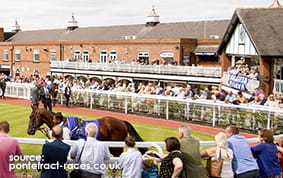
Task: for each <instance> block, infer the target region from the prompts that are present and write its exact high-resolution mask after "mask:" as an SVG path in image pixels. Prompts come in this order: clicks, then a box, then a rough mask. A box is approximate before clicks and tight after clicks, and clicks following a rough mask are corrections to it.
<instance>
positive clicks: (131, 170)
mask: <svg viewBox="0 0 283 178" xmlns="http://www.w3.org/2000/svg"><path fill="white" fill-rule="evenodd" d="M119 164H120V167H121V168H122V177H123V178H141V171H142V168H143V159H142V155H141V153H140V152H139V151H137V150H136V149H134V148H130V149H128V151H127V152H124V153H122V154H121V155H120V157H119Z"/></svg>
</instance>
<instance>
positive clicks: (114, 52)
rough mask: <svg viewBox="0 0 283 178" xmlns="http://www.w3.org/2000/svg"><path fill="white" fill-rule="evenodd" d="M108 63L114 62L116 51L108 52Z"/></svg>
mask: <svg viewBox="0 0 283 178" xmlns="http://www.w3.org/2000/svg"><path fill="white" fill-rule="evenodd" d="M109 57H110V61H115V60H116V59H117V51H114V50H113V51H110V56H109Z"/></svg>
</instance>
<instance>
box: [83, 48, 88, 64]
mask: <svg viewBox="0 0 283 178" xmlns="http://www.w3.org/2000/svg"><path fill="white" fill-rule="evenodd" d="M88 61H89V53H88V51H83V62H88Z"/></svg>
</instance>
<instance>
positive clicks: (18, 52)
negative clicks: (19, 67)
mask: <svg viewBox="0 0 283 178" xmlns="http://www.w3.org/2000/svg"><path fill="white" fill-rule="evenodd" d="M15 61H21V51H20V50H18V49H16V50H15Z"/></svg>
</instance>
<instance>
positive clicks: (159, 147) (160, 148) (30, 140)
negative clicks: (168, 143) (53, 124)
mask: <svg viewBox="0 0 283 178" xmlns="http://www.w3.org/2000/svg"><path fill="white" fill-rule="evenodd" d="M274 137H275V140H278V139H280V138H281V137H283V134H282V135H276V136H274ZM16 139H17V140H18V142H19V143H20V144H35V145H43V144H45V143H46V142H50V141H51V140H46V139H36V138H16ZM247 140H248V142H249V143H250V144H254V143H258V142H259V139H258V138H257V137H255V138H249V139H247ZM64 142H65V143H67V144H70V145H73V144H74V143H75V142H76V141H71V140H68V141H66V140H64ZM102 142H104V143H106V144H107V145H108V146H109V147H121V148H122V147H124V142H118V141H116V142H112V141H102ZM212 146H215V142H214V141H200V147H212ZM136 147H138V148H156V149H157V151H158V152H160V153H163V150H164V149H165V143H164V142H136ZM36 158H41V157H40V155H24V160H33V163H34V164H36V161H38V159H36ZM118 159H119V158H118V157H111V159H110V160H108V161H105V164H106V165H108V167H107V168H111V166H110V165H119V164H118ZM39 160H40V159H39ZM71 163H72V161H70V160H69V161H68V164H71ZM31 164H32V163H31ZM112 167H114V166H112ZM69 171H70V170H69ZM18 175H20V176H23V175H25V176H26V177H28V176H29V177H39V173H38V172H37V171H36V170H28V169H22V170H20V173H18ZM104 177H105V178H111V177H116V178H120V177H121V171H120V170H115V171H113V170H112V169H107V172H106V175H105V176H104Z"/></svg>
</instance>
